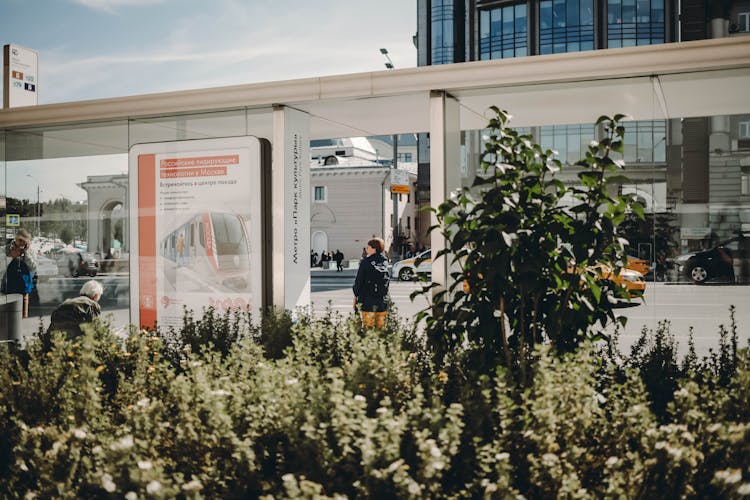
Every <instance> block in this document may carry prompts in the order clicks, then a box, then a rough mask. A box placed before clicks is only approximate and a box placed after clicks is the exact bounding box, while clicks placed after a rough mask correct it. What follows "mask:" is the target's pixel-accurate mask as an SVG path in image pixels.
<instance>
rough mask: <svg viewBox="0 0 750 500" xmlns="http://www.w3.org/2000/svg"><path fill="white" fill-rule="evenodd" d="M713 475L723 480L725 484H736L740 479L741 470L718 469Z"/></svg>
mask: <svg viewBox="0 0 750 500" xmlns="http://www.w3.org/2000/svg"><path fill="white" fill-rule="evenodd" d="M714 477H716V478H717V479H721V480H723V481H724V482H725V483H726V484H736V483H739V482H740V481H742V471H741V470H740V469H726V470H720V471H719V472H717V473H716V474H714Z"/></svg>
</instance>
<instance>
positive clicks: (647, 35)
mask: <svg viewBox="0 0 750 500" xmlns="http://www.w3.org/2000/svg"><path fill="white" fill-rule="evenodd" d="M665 33H666V31H665V21H664V0H608V1H607V47H633V46H635V45H653V44H658V43H664V41H665V36H666V34H665Z"/></svg>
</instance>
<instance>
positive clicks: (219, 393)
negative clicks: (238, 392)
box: [211, 389, 229, 396]
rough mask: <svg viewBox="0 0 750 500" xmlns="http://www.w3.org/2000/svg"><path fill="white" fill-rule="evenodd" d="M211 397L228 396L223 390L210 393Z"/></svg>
mask: <svg viewBox="0 0 750 500" xmlns="http://www.w3.org/2000/svg"><path fill="white" fill-rule="evenodd" d="M211 395H212V396H229V393H228V392H227V391H225V390H224V389H217V390H215V391H211Z"/></svg>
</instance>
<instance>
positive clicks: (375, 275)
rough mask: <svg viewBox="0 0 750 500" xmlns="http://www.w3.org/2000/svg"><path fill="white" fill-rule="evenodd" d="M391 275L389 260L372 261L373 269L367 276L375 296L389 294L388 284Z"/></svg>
mask: <svg viewBox="0 0 750 500" xmlns="http://www.w3.org/2000/svg"><path fill="white" fill-rule="evenodd" d="M390 282H391V276H390V273H389V272H388V262H387V261H383V262H372V269H370V272H369V273H368V276H367V288H368V289H369V290H370V292H371V293H372V295H373V296H374V297H378V298H383V297H385V296H386V295H388V285H389V284H390Z"/></svg>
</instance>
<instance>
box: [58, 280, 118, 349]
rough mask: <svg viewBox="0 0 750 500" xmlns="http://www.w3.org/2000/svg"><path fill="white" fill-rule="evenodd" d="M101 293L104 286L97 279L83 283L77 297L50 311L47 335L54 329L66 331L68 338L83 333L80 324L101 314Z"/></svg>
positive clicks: (89, 321)
mask: <svg viewBox="0 0 750 500" xmlns="http://www.w3.org/2000/svg"><path fill="white" fill-rule="evenodd" d="M102 293H104V287H102V285H101V283H99V282H98V281H94V280H90V281H87V282H86V283H84V284H83V286H82V287H81V291H80V295H79V296H78V297H75V298H72V299H68V300H66V301H65V302H63V303H62V304H60V305H59V306H58V307H57V309H55V310H54V311H53V312H52V317H51V318H50V325H49V329H48V330H47V335H48V336H49V335H50V334H51V333H52V332H54V331H61V332H65V333H67V334H68V338H69V339H70V338H75V337H79V336H81V335H83V330H81V325H82V324H85V323H91V322H92V321H94V320H95V319H96V318H98V317H99V316H100V315H101V314H102V308H101V306H100V305H99V299H101V297H102Z"/></svg>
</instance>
